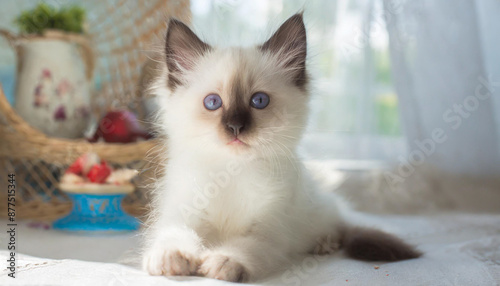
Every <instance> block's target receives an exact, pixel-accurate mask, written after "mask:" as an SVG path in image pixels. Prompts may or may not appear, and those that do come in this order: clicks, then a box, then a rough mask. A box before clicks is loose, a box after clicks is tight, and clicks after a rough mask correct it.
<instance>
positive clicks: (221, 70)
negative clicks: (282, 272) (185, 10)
mask: <svg viewBox="0 0 500 286" xmlns="http://www.w3.org/2000/svg"><path fill="white" fill-rule="evenodd" d="M280 33H281V34H280ZM167 41H170V42H167V47H166V51H167V59H170V62H168V60H167V62H168V64H166V65H164V70H163V72H162V75H161V76H160V77H159V78H158V80H157V82H156V83H155V86H154V89H155V92H156V93H157V94H158V96H160V97H161V105H162V109H161V111H160V113H159V124H158V125H159V126H160V127H161V130H160V132H161V133H163V134H166V135H167V136H168V140H165V144H166V146H167V148H166V150H167V151H166V154H164V156H165V160H166V161H167V163H166V166H165V175H164V176H162V177H161V178H159V179H158V182H157V186H156V187H155V189H154V195H155V200H154V205H153V207H152V215H151V220H150V222H149V226H148V227H147V228H146V230H145V243H144V245H145V246H144V254H143V268H144V269H145V270H146V271H147V272H149V273H150V274H152V275H166V276H170V275H202V276H206V277H209V278H216V279H222V280H227V281H248V280H256V279H259V278H263V277H266V276H267V275H269V274H271V273H274V272H275V271H278V270H279V269H281V268H283V267H286V265H287V262H288V261H289V260H290V259H291V258H292V257H294V256H296V255H303V254H306V253H311V252H313V251H316V252H317V253H331V251H333V250H335V249H336V248H338V246H339V243H340V242H341V239H342V235H343V229H344V226H345V222H344V219H342V216H341V214H340V213H339V209H340V207H341V206H340V205H339V199H337V198H336V197H335V195H334V194H325V193H324V192H320V190H318V189H317V188H318V187H317V185H316V184H315V182H313V180H312V179H311V177H310V176H309V175H308V174H307V172H306V170H305V168H304V167H303V165H302V163H301V162H300V160H299V159H298V157H297V156H296V146H297V144H298V142H299V140H300V138H301V135H302V131H303V129H304V128H303V127H304V126H305V125H306V120H307V111H308V108H307V106H308V100H309V95H308V90H307V78H306V74H305V50H306V42H305V28H304V25H303V22H302V15H300V14H297V15H294V16H293V17H292V18H290V19H289V20H288V21H287V22H285V24H283V26H282V27H281V28H280V30H278V32H277V33H275V35H274V36H273V37H272V38H271V39H270V40H269V41H268V42H267V45H266V44H264V45H262V46H259V47H251V48H226V49H217V48H212V47H209V46H208V45H206V44H204V43H203V42H201V41H200V40H199V39H198V38H196V36H194V34H192V33H191V32H190V31H189V30H187V27H185V26H184V25H183V24H182V23H180V22H178V21H171V22H170V24H169V32H168V34H167ZM169 45H170V46H169ZM205 45H206V46H205ZM169 57H170V58H169ZM169 81H170V82H169ZM235 86H239V87H238V88H235ZM256 92H265V93H266V94H268V95H269V97H270V103H269V106H267V107H265V108H264V109H256V108H252V107H250V106H247V107H245V106H246V105H248V104H247V103H248V102H250V100H251V99H250V98H251V96H252V95H253V94H255V93H256ZM208 94H218V95H220V97H221V99H222V102H223V105H222V107H221V108H219V109H217V110H213V111H210V110H207V109H206V108H205V107H204V105H203V100H204V98H205V96H207V95H208ZM235 97H240V98H241V100H240V101H239V103H238V102H237V100H236V99H235ZM237 105H238V106H239V107H238V108H239V109H238V108H237V107H236V106H237ZM235 108H236V109H238V110H239V111H235V113H234V112H233V113H231V114H232V115H231V116H233V115H234V116H236V117H234V118H237V117H238V116H239V115H241V114H239V113H238V112H240V111H241V110H244V112H246V115H247V116H248V118H251V119H248V120H249V121H248V122H246V123H245V124H247V125H248V126H250V127H248V128H247V127H246V126H247V125H245V127H244V128H245V130H244V131H242V132H241V133H240V134H237V138H239V139H240V140H241V142H244V143H239V142H236V143H234V144H233V143H230V142H232V140H233V139H234V138H233V135H232V133H231V130H229V131H228V129H227V126H226V121H224V120H232V119H231V118H233V117H230V116H229V115H227V114H226V113H228V112H229V113H230V112H231V110H233V111H234V110H236V109H235ZM228 116H229V117H228ZM227 118H229V119H227ZM238 118H239V117H238ZM242 130H243V129H242ZM235 134H236V133H235ZM327 237H328V240H326V238H327ZM325 241H328V245H325V243H324V242H325ZM318 245H319V246H320V247H319V248H318Z"/></svg>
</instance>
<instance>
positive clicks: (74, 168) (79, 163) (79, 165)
mask: <svg viewBox="0 0 500 286" xmlns="http://www.w3.org/2000/svg"><path fill="white" fill-rule="evenodd" d="M83 161H84V156H80V157H78V159H76V161H75V162H73V164H71V166H69V167H68V169H66V173H72V174H75V175H82V173H83Z"/></svg>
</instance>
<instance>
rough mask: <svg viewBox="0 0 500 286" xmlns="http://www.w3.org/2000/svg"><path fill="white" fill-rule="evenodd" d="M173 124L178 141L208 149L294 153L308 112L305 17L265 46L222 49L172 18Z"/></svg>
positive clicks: (169, 125) (169, 115) (169, 121)
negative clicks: (197, 35) (209, 43)
mask: <svg viewBox="0 0 500 286" xmlns="http://www.w3.org/2000/svg"><path fill="white" fill-rule="evenodd" d="M165 50H166V63H167V65H166V66H167V68H168V74H167V78H168V82H167V85H168V87H169V88H170V90H171V91H172V94H171V95H170V96H169V97H168V99H167V100H166V102H165V105H166V106H165V108H164V109H165V126H166V129H167V130H166V131H167V134H169V135H170V138H171V140H173V141H174V142H176V143H178V144H184V146H192V145H195V147H196V148H204V149H206V150H207V152H213V153H215V152H222V153H228V152H229V153H231V154H243V155H245V154H246V155H248V153H249V152H253V153H262V154H269V155H271V154H276V153H283V152H284V153H287V152H289V151H290V149H292V148H295V146H296V144H297V142H298V140H299V139H300V136H301V133H302V130H303V127H304V125H305V121H306V115H307V110H308V94H307V78H306V71H305V57H306V37H305V28H304V24H303V22H302V16H301V15H295V16H293V17H292V18H290V19H289V20H288V21H286V22H285V23H284V24H283V25H282V26H281V27H280V29H279V30H278V31H277V32H276V33H275V34H274V35H273V36H272V37H271V38H270V39H269V40H268V41H266V42H265V43H264V44H263V45H261V46H258V47H252V48H227V49H217V48H213V47H210V46H209V45H207V44H206V43H203V42H202V41H201V40H199V39H198V37H196V35H195V34H194V33H192V32H191V30H189V28H187V27H186V26H185V25H184V24H182V23H180V22H178V21H175V20H173V21H171V22H170V23H169V30H168V33H167V43H166V48H165Z"/></svg>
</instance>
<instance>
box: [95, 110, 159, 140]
mask: <svg viewBox="0 0 500 286" xmlns="http://www.w3.org/2000/svg"><path fill="white" fill-rule="evenodd" d="M100 137H102V138H103V139H104V141H106V142H110V143H130V142H135V141H136V140H137V139H138V138H144V139H149V138H150V137H151V136H150V135H149V134H148V132H147V131H146V130H145V129H144V128H143V127H142V126H141V125H140V124H139V121H138V120H137V117H136V116H135V114H134V113H132V112H131V111H128V110H113V111H109V112H108V113H106V115H105V116H104V117H103V118H102V119H101V121H100V122H99V127H98V128H97V131H96V133H95V134H94V136H93V137H92V138H88V140H89V141H90V142H96V141H97V140H98V139H99V138H100Z"/></svg>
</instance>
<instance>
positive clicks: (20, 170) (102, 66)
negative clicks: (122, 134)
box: [0, 0, 190, 221]
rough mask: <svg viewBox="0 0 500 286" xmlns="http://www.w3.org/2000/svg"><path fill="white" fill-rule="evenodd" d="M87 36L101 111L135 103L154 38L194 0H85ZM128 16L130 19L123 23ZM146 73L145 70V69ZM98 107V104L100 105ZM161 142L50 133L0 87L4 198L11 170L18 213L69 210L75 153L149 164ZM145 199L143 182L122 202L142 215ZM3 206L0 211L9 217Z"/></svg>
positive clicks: (48, 216) (48, 214) (53, 214)
mask: <svg viewBox="0 0 500 286" xmlns="http://www.w3.org/2000/svg"><path fill="white" fill-rule="evenodd" d="M83 3H84V4H82V5H84V6H85V8H86V9H87V11H91V10H92V11H93V13H91V15H93V17H92V18H90V19H89V23H88V24H89V27H88V34H89V38H90V40H91V42H92V46H93V48H94V54H95V55H96V70H95V74H96V78H98V79H99V83H100V84H99V85H100V88H98V90H97V91H96V93H95V94H94V95H93V106H94V109H95V110H97V112H99V113H102V112H103V111H105V110H107V109H109V108H111V107H117V106H125V107H129V108H132V109H134V107H137V102H138V98H137V97H138V96H142V92H141V89H140V88H139V87H140V86H141V84H140V80H141V76H142V77H144V73H141V69H142V66H143V65H144V64H145V63H146V62H147V61H148V56H149V55H148V51H150V50H151V48H149V47H151V45H152V43H154V41H155V40H157V39H161V38H162V35H161V34H162V33H163V32H164V31H165V27H166V25H165V23H166V21H167V19H168V18H169V17H175V18H178V19H181V20H183V21H186V22H189V20H190V10H189V1H188V0H184V1H177V0H170V1H165V0H159V1H132V0H130V1H85V2H83ZM123 19H128V20H127V21H124V20H123ZM141 74H142V75H141ZM99 109H100V110H99ZM155 146H156V140H150V141H143V142H138V143H129V144H111V143H89V142H87V141H86V140H84V139H79V140H70V139H60V138H50V137H48V136H46V135H45V134H43V133H41V132H39V131H38V130H36V129H34V128H32V127H31V126H29V125H28V124H27V123H26V122H25V121H24V120H23V119H22V118H21V117H20V116H18V115H17V114H16V112H15V110H14V109H13V108H12V107H11V106H10V104H9V103H8V101H7V99H6V97H5V95H4V93H3V90H2V89H1V86H0V186H1V189H0V201H2V202H6V196H7V187H6V185H7V179H8V176H7V175H8V174H15V175H16V182H17V187H16V218H17V219H37V220H45V221H51V220H54V219H57V218H59V217H61V216H63V215H64V214H66V213H67V212H69V211H70V209H71V203H70V202H69V201H68V199H67V197H66V196H65V195H64V193H62V192H60V191H59V190H58V181H59V177H60V176H61V175H62V173H63V172H64V169H65V168H67V166H68V165H69V164H71V163H72V162H73V161H74V160H75V159H76V158H78V157H79V156H80V155H82V154H84V153H86V152H95V153H97V154H98V155H99V156H100V157H101V158H102V159H104V160H106V161H108V162H109V163H111V164H112V165H113V166H114V167H125V166H126V167H130V168H135V169H141V170H147V169H151V168H152V167H153V166H152V165H154V163H152V162H150V161H148V160H147V159H146V155H147V154H148V152H149V150H151V149H152V148H153V147H155ZM147 203H148V198H147V195H146V193H145V191H144V190H143V189H141V188H137V190H136V191H135V192H134V193H132V194H131V195H129V196H128V197H127V198H126V199H125V200H124V205H123V207H124V208H125V210H126V211H128V212H130V213H132V214H134V215H137V216H140V215H141V214H143V213H144V211H145V208H144V206H145V205H146V204H147ZM6 205H7V204H1V205H0V217H6V216H7V210H6V207H7V206H6Z"/></svg>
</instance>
